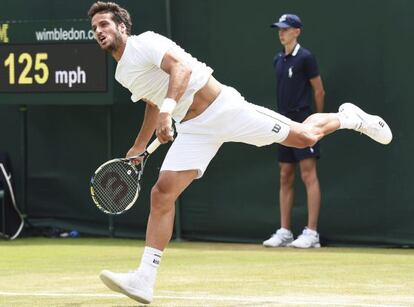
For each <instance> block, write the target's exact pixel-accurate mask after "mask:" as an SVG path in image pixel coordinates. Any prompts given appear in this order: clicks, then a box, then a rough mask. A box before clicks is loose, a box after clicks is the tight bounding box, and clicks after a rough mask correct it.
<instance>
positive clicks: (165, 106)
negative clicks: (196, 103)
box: [160, 98, 177, 115]
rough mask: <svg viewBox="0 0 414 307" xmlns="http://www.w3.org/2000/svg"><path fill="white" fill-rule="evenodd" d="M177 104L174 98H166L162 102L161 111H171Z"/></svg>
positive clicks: (169, 112)
mask: <svg viewBox="0 0 414 307" xmlns="http://www.w3.org/2000/svg"><path fill="white" fill-rule="evenodd" d="M176 106H177V102H176V101H175V100H174V99H172V98H165V99H164V101H163V102H162V105H161V108H160V113H168V114H170V115H171V113H172V112H173V111H174V109H175V107H176Z"/></svg>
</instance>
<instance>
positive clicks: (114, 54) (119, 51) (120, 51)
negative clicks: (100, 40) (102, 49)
mask: <svg viewBox="0 0 414 307" xmlns="http://www.w3.org/2000/svg"><path fill="white" fill-rule="evenodd" d="M127 38H128V37H124V36H123V37H122V41H121V43H120V44H119V46H118V48H116V50H113V51H112V52H111V54H112V57H113V58H114V59H115V61H117V62H119V60H120V59H121V57H122V55H123V54H124V51H125V46H126V41H127Z"/></svg>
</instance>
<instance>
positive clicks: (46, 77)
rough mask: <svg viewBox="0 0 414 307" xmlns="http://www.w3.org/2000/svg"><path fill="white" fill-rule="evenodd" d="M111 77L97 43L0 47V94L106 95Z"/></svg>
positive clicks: (105, 57)
mask: <svg viewBox="0 0 414 307" xmlns="http://www.w3.org/2000/svg"><path fill="white" fill-rule="evenodd" d="M107 75H108V73H107V56H106V54H105V53H104V52H103V51H102V50H100V49H99V47H98V46H97V44H94V43H72V44H54V45H52V44H39V45H3V46H0V93H36V92H37V93H48V92H105V91H107Z"/></svg>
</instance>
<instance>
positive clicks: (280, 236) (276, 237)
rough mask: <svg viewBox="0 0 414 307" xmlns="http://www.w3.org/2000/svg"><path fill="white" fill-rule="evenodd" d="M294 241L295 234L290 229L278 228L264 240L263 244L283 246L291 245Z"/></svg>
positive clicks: (266, 245)
mask: <svg viewBox="0 0 414 307" xmlns="http://www.w3.org/2000/svg"><path fill="white" fill-rule="evenodd" d="M292 241H293V234H292V232H291V231H290V230H287V229H282V228H280V229H278V230H277V231H276V232H275V233H274V234H272V236H271V237H270V238H269V239H267V240H266V241H263V246H265V247H283V246H289V244H290V243H292Z"/></svg>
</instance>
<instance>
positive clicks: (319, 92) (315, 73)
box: [305, 54, 325, 113]
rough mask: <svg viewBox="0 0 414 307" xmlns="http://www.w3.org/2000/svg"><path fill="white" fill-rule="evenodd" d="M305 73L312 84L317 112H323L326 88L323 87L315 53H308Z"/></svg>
mask: <svg viewBox="0 0 414 307" xmlns="http://www.w3.org/2000/svg"><path fill="white" fill-rule="evenodd" d="M305 74H306V76H307V77H308V79H309V82H310V84H311V86H312V90H313V100H314V103H315V111H316V112H317V113H322V112H323V107H324V103H325V90H324V88H323V82H322V78H321V76H320V74H319V69H318V63H317V62H316V58H315V57H314V56H313V54H308V56H307V57H306V58H305Z"/></svg>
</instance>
